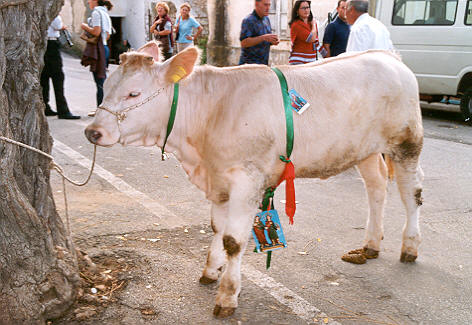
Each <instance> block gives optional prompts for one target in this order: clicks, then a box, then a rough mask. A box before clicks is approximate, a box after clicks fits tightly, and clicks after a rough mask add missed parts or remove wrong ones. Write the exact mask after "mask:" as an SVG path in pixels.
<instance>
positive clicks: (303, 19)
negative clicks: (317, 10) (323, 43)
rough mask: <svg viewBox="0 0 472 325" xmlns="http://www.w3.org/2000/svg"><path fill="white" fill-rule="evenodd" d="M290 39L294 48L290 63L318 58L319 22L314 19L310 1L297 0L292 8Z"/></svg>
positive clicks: (301, 62)
mask: <svg viewBox="0 0 472 325" xmlns="http://www.w3.org/2000/svg"><path fill="white" fill-rule="evenodd" d="M288 25H289V26H290V40H291V41H292V50H291V52H290V57H289V59H288V63H289V64H304V63H310V62H314V61H316V60H317V59H318V51H317V46H318V45H319V40H318V24H317V23H316V20H315V19H313V13H312V12H311V7H310V1H304V0H297V1H296V2H295V4H294V6H293V9H292V20H291V21H290V23H289V24H288Z"/></svg>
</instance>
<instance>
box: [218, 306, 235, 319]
mask: <svg viewBox="0 0 472 325" xmlns="http://www.w3.org/2000/svg"><path fill="white" fill-rule="evenodd" d="M235 310H236V308H234V307H221V306H220V305H215V308H214V309H213V316H215V317H216V318H225V317H229V316H231V315H233V314H234V311H235Z"/></svg>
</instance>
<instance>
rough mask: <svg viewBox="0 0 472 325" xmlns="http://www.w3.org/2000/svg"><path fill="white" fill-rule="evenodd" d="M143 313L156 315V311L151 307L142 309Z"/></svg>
mask: <svg viewBox="0 0 472 325" xmlns="http://www.w3.org/2000/svg"><path fill="white" fill-rule="evenodd" d="M141 314H143V315H155V314H156V312H155V311H154V310H153V309H151V308H143V309H141Z"/></svg>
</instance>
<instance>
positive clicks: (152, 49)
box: [137, 41, 160, 62]
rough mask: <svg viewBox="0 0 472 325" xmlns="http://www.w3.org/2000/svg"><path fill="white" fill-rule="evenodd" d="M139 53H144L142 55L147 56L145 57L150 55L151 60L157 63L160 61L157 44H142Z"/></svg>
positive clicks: (153, 42)
mask: <svg viewBox="0 0 472 325" xmlns="http://www.w3.org/2000/svg"><path fill="white" fill-rule="evenodd" d="M137 52H139V53H144V54H147V55H150V56H152V58H153V59H154V61H156V62H159V61H160V57H159V46H158V44H157V42H156V41H151V42H148V43H146V44H144V45H143V46H141V47H140V48H139V49H138V51H137Z"/></svg>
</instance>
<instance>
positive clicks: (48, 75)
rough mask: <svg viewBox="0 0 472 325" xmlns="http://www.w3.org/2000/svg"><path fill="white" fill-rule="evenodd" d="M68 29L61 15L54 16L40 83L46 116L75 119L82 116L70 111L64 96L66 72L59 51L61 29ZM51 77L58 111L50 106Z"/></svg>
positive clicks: (50, 26) (49, 29) (49, 31)
mask: <svg viewBox="0 0 472 325" xmlns="http://www.w3.org/2000/svg"><path fill="white" fill-rule="evenodd" d="M63 29H66V27H65V26H64V25H63V24H62V19H61V17H60V16H57V17H56V18H54V20H53V21H52V23H51V24H50V25H49V28H48V45H47V48H46V53H44V67H43V71H42V72H41V79H40V84H41V87H42V88H43V101H44V104H45V105H46V109H45V112H44V113H45V114H46V116H53V115H57V116H58V118H60V119H68V120H75V119H79V118H80V116H78V115H73V114H72V113H71V112H70V111H69V107H68V106H67V101H66V98H65V97H64V72H63V71H62V58H61V53H60V51H59V48H60V43H59V41H58V38H59V36H60V33H59V31H60V30H63ZM49 79H52V85H53V87H54V96H55V98H56V112H54V111H53V110H52V109H51V107H50V106H49Z"/></svg>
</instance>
